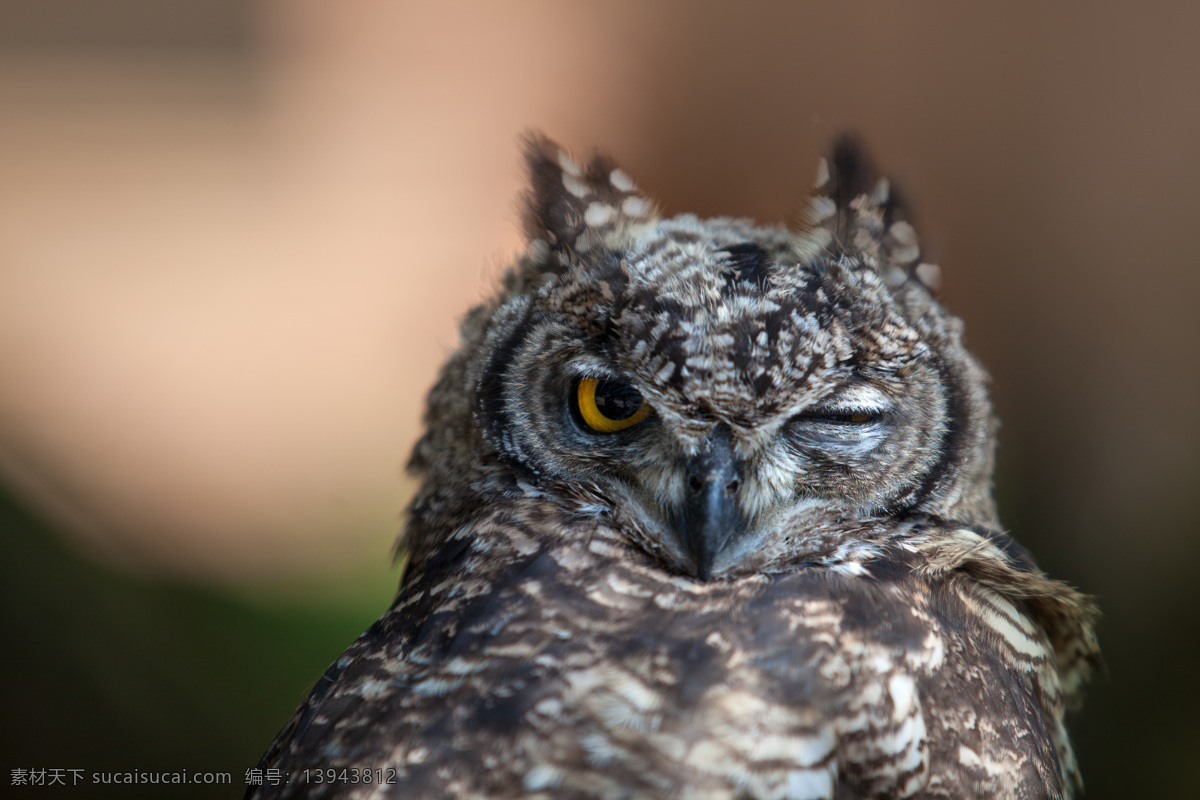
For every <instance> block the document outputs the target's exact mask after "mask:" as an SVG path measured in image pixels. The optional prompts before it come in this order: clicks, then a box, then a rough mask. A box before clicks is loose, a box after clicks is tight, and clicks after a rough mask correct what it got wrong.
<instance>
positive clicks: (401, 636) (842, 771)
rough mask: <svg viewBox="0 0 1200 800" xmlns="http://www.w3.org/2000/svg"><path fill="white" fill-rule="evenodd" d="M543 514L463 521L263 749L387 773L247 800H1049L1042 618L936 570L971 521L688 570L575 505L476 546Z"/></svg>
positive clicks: (997, 561)
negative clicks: (652, 559)
mask: <svg viewBox="0 0 1200 800" xmlns="http://www.w3.org/2000/svg"><path fill="white" fill-rule="evenodd" d="M518 519H522V520H523V521H521V522H518V521H517V520H518ZM565 522H566V520H564V519H562V518H561V515H559V514H556V513H554V512H548V513H547V515H546V517H545V518H544V519H542V520H538V519H532V520H531V519H529V518H528V517H527V516H522V515H515V516H514V515H513V514H499V515H493V516H491V517H490V518H489V519H487V520H485V521H484V522H483V523H481V527H482V528H485V529H486V530H477V531H472V532H466V531H464V532H463V533H462V534H461V536H462V538H465V539H468V540H469V541H473V542H476V543H479V542H482V541H485V540H486V541H490V542H493V544H492V545H490V546H489V547H488V548H487V551H486V552H480V551H477V550H475V549H474V548H472V547H468V548H463V549H459V550H458V553H459V560H458V562H457V563H456V564H453V565H447V566H448V567H450V571H453V572H455V573H457V574H463V573H467V574H471V575H472V576H473V578H472V582H471V583H470V585H469V586H464V585H462V584H460V583H458V582H455V581H450V580H445V579H443V580H440V581H439V580H437V578H438V577H440V576H435V575H431V574H430V573H425V574H423V575H418V576H417V580H415V581H414V582H412V583H410V586H409V588H408V589H406V591H405V592H403V593H402V594H401V596H400V598H399V599H398V602H397V603H396V604H395V605H394V607H393V608H392V609H391V610H390V611H389V613H388V614H387V615H386V616H385V617H384V618H383V619H382V620H380V622H379V623H377V624H376V625H375V626H373V627H372V628H371V630H369V631H368V632H367V633H366V634H364V636H363V637H362V638H361V639H360V640H359V641H358V642H357V643H356V644H355V645H354V646H353V647H352V648H351V649H350V650H348V651H347V653H346V654H345V655H344V656H343V657H342V658H341V659H339V662H338V664H337V665H335V666H334V668H333V669H332V670H331V671H330V673H329V674H327V675H326V677H325V678H324V679H323V680H322V684H321V686H319V687H318V690H317V692H315V693H314V695H313V697H312V698H311V699H310V701H309V703H308V704H306V706H305V707H304V708H302V709H301V710H300V711H299V712H298V713H297V716H296V720H295V722H294V724H293V725H292V726H289V729H286V730H285V731H284V733H283V734H281V739H280V741H279V742H278V743H277V745H276V747H275V748H273V750H272V752H271V753H270V754H269V755H268V757H267V759H266V760H264V766H273V767H276V768H280V769H282V770H284V771H285V772H287V773H289V774H291V775H293V776H296V775H297V773H298V771H300V770H303V769H304V768H306V767H307V768H310V769H311V768H316V767H334V768H341V767H356V768H359V769H364V768H391V769H394V770H395V771H396V775H397V778H398V780H399V781H400V782H399V783H397V784H396V785H394V786H391V787H390V788H389V787H388V786H357V787H355V786H344V785H334V784H323V785H320V786H313V785H307V786H305V785H303V784H299V783H293V784H291V785H289V786H286V787H283V788H282V790H281V791H279V792H278V793H274V794H273V793H271V792H269V791H266V790H264V791H263V793H262V794H261V795H258V796H262V797H268V796H279V797H291V796H309V797H321V796H334V795H338V796H341V795H343V794H344V795H345V796H349V797H376V796H395V797H401V796H404V797H411V796H421V797H447V798H468V797H472V798H474V797H524V796H545V797H574V796H578V797H585V796H587V797H631V796H644V797H658V796H672V795H677V794H679V793H681V792H682V796H688V797H714V798H716V797H734V796H740V795H741V794H744V795H745V796H747V797H781V798H783V797H790V798H833V797H842V796H846V797H859V796H880V797H884V796H895V797H909V796H912V797H947V798H949V797H963V796H1030V797H1061V796H1064V794H1065V786H1066V785H1067V784H1065V783H1064V777H1066V775H1065V774H1064V768H1063V766H1062V765H1061V764H1060V763H1059V758H1058V756H1057V755H1056V752H1055V747H1054V744H1056V743H1057V742H1056V737H1055V735H1054V734H1055V732H1054V731H1047V730H1046V729H1045V723H1044V721H1043V720H1044V718H1045V712H1046V711H1047V710H1049V709H1047V708H1045V707H1044V704H1045V703H1051V704H1055V703H1058V702H1059V699H1058V698H1059V692H1058V687H1057V684H1056V679H1055V676H1056V672H1055V669H1054V653H1053V650H1052V648H1051V646H1050V644H1049V643H1048V641H1047V638H1046V636H1045V634H1044V633H1043V632H1042V631H1041V629H1040V628H1039V627H1037V625H1036V624H1035V623H1034V621H1033V620H1032V618H1031V617H1030V616H1029V614H1028V612H1027V611H1026V610H1025V609H1024V608H1023V606H1022V603H1023V601H1022V600H1020V599H1019V598H1018V599H1015V600H1014V599H1009V598H1006V597H1005V596H1003V595H1001V594H1000V593H999V592H997V591H996V590H995V589H994V588H993V587H990V586H985V585H983V584H981V583H979V582H977V581H975V580H973V579H972V578H971V577H970V574H969V571H967V570H964V569H960V568H946V563H949V562H948V559H949V558H950V556H948V555H946V551H947V550H954V549H955V548H956V547H959V545H960V544H961V542H960V539H965V540H969V543H970V544H971V545H972V546H974V547H975V548H976V549H978V546H979V543H980V542H983V543H984V544H985V545H986V544H987V542H986V540H984V539H982V538H981V537H979V536H978V535H975V534H971V533H970V532H964V533H953V534H951V533H946V532H944V531H937V530H934V531H932V533H931V530H930V529H926V528H920V527H914V528H912V529H911V531H910V533H909V535H908V536H906V537H904V538H898V537H896V536H895V535H894V534H888V533H887V532H886V531H884V530H880V531H875V532H872V531H861V532H860V535H861V536H863V537H864V540H867V541H870V540H872V539H875V540H877V541H878V542H879V544H880V549H876V550H874V551H871V552H870V553H867V552H866V551H864V552H863V553H861V554H859V555H857V556H854V557H852V558H850V559H849V560H841V561H836V562H829V563H812V564H810V565H808V566H806V567H803V568H798V569H795V570H793V571H789V572H784V573H780V574H774V575H769V576H768V575H762V576H754V577H749V578H744V579H740V580H737V581H731V582H719V583H710V584H700V583H696V582H694V581H691V580H690V579H686V578H681V577H676V576H672V575H670V574H669V573H665V572H663V571H662V570H661V569H658V568H657V567H655V566H654V565H653V564H650V563H648V562H645V561H640V560H639V559H637V558H636V557H634V558H626V559H621V560H619V561H615V560H612V559H610V558H607V557H606V556H607V555H611V553H610V550H611V549H614V548H615V549H618V550H624V549H625V547H626V546H625V545H624V544H623V542H622V539H621V537H620V536H619V534H618V533H617V532H615V531H612V530H611V529H606V528H605V527H604V526H602V525H598V524H595V523H592V524H581V523H579V522H578V521H576V523H575V524H574V526H573V527H572V528H571V531H572V533H570V534H569V535H566V536H561V537H560V538H562V539H564V540H565V541H562V542H561V544H559V545H558V546H556V547H553V548H550V549H542V548H533V549H529V548H524V550H523V551H522V549H521V548H519V547H512V546H507V547H498V546H496V545H495V544H494V542H495V541H497V534H500V533H505V532H506V538H507V541H508V542H509V543H510V545H511V543H513V542H518V543H519V542H522V541H527V540H528V538H529V536H530V535H531V534H536V533H538V531H537V530H536V528H537V527H538V526H539V525H543V524H544V525H547V526H554V529H555V530H557V531H565V530H568V528H567V527H564V523H565ZM585 530H586V531H587V532H586V533H584V531H585ZM543 533H544V532H543ZM484 534H486V535H484ZM972 536H973V537H974V539H971V537H972ZM959 549H961V548H959ZM956 552H957V551H956ZM931 556H932V557H931ZM938 559H941V561H938ZM988 559H991V560H992V562H991V563H990V568H991V569H993V570H994V571H995V572H996V573H997V574H1014V575H1016V574H1021V573H1019V572H1018V570H1017V569H1015V568H1014V565H1013V563H1012V562H1010V561H1009V559H1008V558H1007V556H1004V555H1003V554H1002V553H1001V552H1000V551H999V550H998V549H997V548H995V547H992V548H991V550H990V551H989V552H987V553H985V554H983V556H977V560H988ZM943 562H945V563H943ZM931 565H932V566H931ZM960 566H961V565H960ZM444 576H445V577H448V576H449V571H447V572H446V573H444ZM418 587H420V588H418ZM1067 752H1069V747H1068V750H1067ZM293 779H294V780H295V777H294V778H293Z"/></svg>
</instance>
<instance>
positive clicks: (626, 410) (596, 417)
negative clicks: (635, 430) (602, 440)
mask: <svg viewBox="0 0 1200 800" xmlns="http://www.w3.org/2000/svg"><path fill="white" fill-rule="evenodd" d="M575 398H576V400H577V402H578V404H579V416H581V417H583V421H584V423H585V424H586V425H587V426H588V427H589V428H591V429H592V430H594V431H597V432H599V433H616V432H617V431H623V430H625V429H626V428H632V427H633V426H634V425H637V424H638V423H639V422H641V421H642V420H644V419H645V418H646V417H648V416H650V410H651V409H650V404H649V403H647V402H646V401H645V400H644V399H642V395H641V394H640V393H639V392H638V390H637V389H635V388H633V387H632V386H630V385H629V384H627V383H620V382H618V381H609V380H603V381H602V380H597V379H596V378H583V379H581V380H580V381H579V388H578V389H576V390H575Z"/></svg>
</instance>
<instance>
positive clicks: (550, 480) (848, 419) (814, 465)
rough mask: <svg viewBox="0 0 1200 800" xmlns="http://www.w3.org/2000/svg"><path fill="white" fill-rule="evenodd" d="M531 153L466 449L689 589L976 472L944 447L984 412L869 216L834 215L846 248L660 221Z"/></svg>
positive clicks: (541, 147)
mask: <svg viewBox="0 0 1200 800" xmlns="http://www.w3.org/2000/svg"><path fill="white" fill-rule="evenodd" d="M531 150H532V152H531V169H532V172H533V175H534V187H535V191H536V190H537V188H538V186H539V181H540V182H541V184H548V185H549V187H550V189H551V191H549V195H550V196H549V197H548V198H547V197H542V196H541V195H534V196H533V197H531V200H530V205H531V215H532V217H533V220H534V221H533V222H532V223H531V225H530V226H531V227H532V228H533V232H534V233H535V234H536V235H534V236H531V244H530V247H529V252H528V254H527V256H526V258H525V260H524V262H523V263H522V265H521V269H520V271H519V272H517V273H515V274H514V275H512V276H510V278H509V286H510V293H509V295H508V296H507V297H502V298H501V300H502V301H501V302H500V303H499V304H498V305H497V306H496V308H495V310H494V311H493V312H492V315H491V319H490V325H489V326H488V329H487V337H488V339H489V340H490V341H489V342H488V344H489V345H490V346H485V347H484V348H482V351H483V352H485V353H487V358H486V359H484V360H482V361H481V362H480V363H479V364H477V365H476V366H475V369H474V376H475V380H474V384H475V395H476V399H475V408H476V413H475V422H476V424H478V426H479V428H480V430H481V432H482V439H483V441H484V442H485V443H487V444H489V445H490V446H491V447H492V448H494V450H495V453H496V454H497V455H498V456H499V458H500V461H501V462H502V463H503V464H504V465H505V467H507V468H508V469H510V470H511V471H512V472H513V474H514V475H515V476H517V477H518V481H519V485H521V486H523V487H524V490H525V491H529V492H534V493H537V494H540V495H542V496H550V497H557V498H560V499H561V500H563V501H564V502H567V503H571V504H574V507H576V508H578V509H584V510H586V511H587V512H588V513H595V514H600V515H603V516H608V517H610V518H613V519H614V521H616V522H617V523H618V524H619V526H620V527H621V528H622V529H624V530H627V531H629V534H630V538H631V540H632V541H633V543H634V544H635V545H637V546H638V547H640V548H641V549H643V550H644V551H646V553H647V554H649V555H650V556H652V557H654V558H656V559H659V560H661V561H663V562H664V563H665V564H667V565H669V566H670V567H671V568H672V569H677V570H680V571H683V572H685V573H687V574H690V575H693V576H695V577H698V578H701V579H707V578H710V577H719V576H728V575H736V574H740V573H742V572H744V571H747V570H752V569H753V570H761V569H763V568H764V561H769V560H770V558H775V557H779V556H780V555H781V554H787V555H788V556H790V557H795V556H796V555H797V554H798V553H800V552H802V551H803V541H802V540H803V538H804V532H805V531H812V530H817V529H820V528H822V527H828V526H829V525H831V524H836V523H838V522H839V521H840V522H846V521H862V520H865V519H869V518H872V517H878V516H881V515H895V514H898V513H903V512H906V511H909V510H914V509H916V510H922V511H929V510H937V509H940V508H943V507H946V506H948V505H953V503H954V502H955V501H956V500H960V499H961V498H962V496H963V494H964V493H963V489H962V485H963V484H964V483H969V481H964V480H963V478H964V475H965V474H966V472H967V471H968V470H967V469H964V465H966V464H967V463H968V462H970V461H971V460H972V459H973V458H974V459H978V458H979V457H980V454H979V453H978V452H974V451H978V450H979V444H978V443H977V442H972V441H969V440H965V439H963V437H962V436H961V435H959V433H960V432H961V431H963V430H965V429H966V427H967V423H969V422H971V420H970V419H968V418H969V417H971V416H972V415H974V416H975V417H983V418H987V417H988V415H989V411H988V410H987V409H986V407H982V408H981V407H979V406H980V403H979V402H978V399H977V398H976V402H975V403H971V402H964V396H963V395H962V393H961V392H957V391H956V386H957V380H956V375H955V370H956V369H958V371H959V372H962V370H963V369H964V366H963V365H964V362H963V359H964V358H966V359H967V361H966V362H965V363H966V367H965V368H968V369H977V368H976V367H974V364H973V362H971V361H970V360H969V357H965V353H964V354H962V355H959V354H957V353H952V354H951V355H953V356H954V359H950V358H948V357H947V352H946V351H947V346H946V345H947V341H948V340H950V339H954V338H955V336H956V335H957V328H956V327H955V326H953V325H951V326H950V328H952V329H953V330H947V326H946V325H945V324H944V320H945V319H946V315H945V314H944V312H942V311H941V310H940V307H938V306H937V305H936V302H935V301H934V300H933V299H932V296H931V294H930V292H929V290H928V289H927V287H925V286H924V285H923V284H922V283H920V282H919V281H917V280H915V279H909V277H908V275H909V273H904V274H903V275H902V276H901V279H900V281H899V282H897V281H895V277H896V274H895V265H894V264H888V263H886V253H885V252H883V251H884V248H882V247H880V246H878V245H879V243H880V242H882V241H883V239H882V237H881V236H879V235H878V234H876V235H874V238H871V237H870V236H868V237H866V238H865V239H864V237H863V235H862V229H863V227H864V225H866V226H867V227H870V226H871V225H873V226H874V228H876V229H883V224H882V223H883V222H884V221H885V220H884V212H882V211H880V206H879V202H878V198H874V199H873V198H872V196H871V194H870V193H865V192H864V193H857V194H855V195H854V197H855V198H856V199H857V200H858V201H859V208H858V209H857V217H855V216H853V215H852V213H851V212H854V211H855V209H853V208H851V207H850V206H849V205H848V204H846V203H843V206H844V207H843V208H842V209H838V207H837V206H836V205H835V211H834V216H833V220H834V221H835V222H834V227H835V229H836V226H837V225H842V226H848V227H846V228H845V230H847V231H850V232H851V233H853V235H854V236H856V237H857V238H858V239H859V240H860V241H859V243H858V244H856V245H854V246H850V247H848V246H846V245H844V244H839V243H838V242H837V241H836V240H835V239H834V237H833V236H827V237H825V239H822V231H823V230H826V229H823V228H821V227H820V226H812V225H810V226H809V228H808V229H806V230H804V231H801V232H799V233H797V232H792V231H789V230H787V229H785V228H783V227H760V226H755V225H753V224H752V223H749V222H747V221H741V220H728V219H716V220H699V219H697V218H695V217H691V216H680V217H675V218H672V219H658V218H657V217H655V216H654V215H653V213H652V212H651V211H650V208H651V207H650V205H649V203H648V202H646V201H645V200H644V199H642V198H641V197H640V195H637V194H636V193H635V192H634V190H633V186H632V182H631V181H629V179H628V178H626V177H625V176H624V174H623V173H620V171H619V170H617V169H616V168H615V167H613V166H611V165H608V164H606V163H604V162H602V161H600V160H598V161H596V162H593V164H592V166H591V167H590V168H589V170H587V171H585V170H583V169H582V168H580V167H578V166H576V165H575V164H574V162H571V161H570V160H569V159H567V157H566V156H565V155H563V154H562V153H561V151H560V150H558V148H556V147H555V146H553V145H552V144H550V143H548V142H545V141H544V140H535V142H534V143H532V144H531ZM835 165H836V166H837V167H839V168H840V170H841V171H842V172H843V173H850V174H852V173H853V171H854V170H855V169H859V167H858V166H857V165H850V164H838V162H837V161H836V159H835ZM543 188H545V186H543ZM864 198H865V199H864ZM818 200H828V198H824V197H821V198H818ZM850 202H851V203H853V202H855V201H854V200H851V201H850ZM813 206H814V207H817V208H819V207H821V204H820V203H819V202H814V204H813ZM630 212H636V213H630ZM860 217H861V219H860ZM864 220H865V221H864ZM905 224H906V223H905ZM863 242H865V244H866V246H865V247H864V246H863ZM872 244H874V245H875V246H874V247H872ZM889 276H890V277H891V278H892V279H893V280H892V281H891V282H889ZM955 341H956V340H955ZM961 377H962V376H961V375H960V376H958V378H959V379H961ZM970 377H972V378H975V377H977V376H975V375H972V376H970ZM976 383H978V381H976ZM966 399H967V400H969V399H970V398H966ZM983 404H984V406H986V400H984V401H983ZM984 427H986V425H984ZM956 436H957V439H956ZM989 455H990V454H989ZM988 463H989V464H990V461H989V462H988ZM967 477H970V476H967Z"/></svg>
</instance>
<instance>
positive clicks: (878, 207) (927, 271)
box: [801, 135, 941, 291]
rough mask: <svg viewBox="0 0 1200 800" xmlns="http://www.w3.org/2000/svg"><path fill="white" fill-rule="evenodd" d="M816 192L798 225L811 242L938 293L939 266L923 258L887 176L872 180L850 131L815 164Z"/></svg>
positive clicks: (889, 278)
mask: <svg viewBox="0 0 1200 800" xmlns="http://www.w3.org/2000/svg"><path fill="white" fill-rule="evenodd" d="M813 188H814V193H813V196H812V197H811V198H810V200H809V203H808V207H807V208H806V209H805V211H804V213H803V215H802V219H801V227H802V229H803V231H804V232H805V233H806V234H807V235H808V237H809V238H811V239H812V240H813V244H815V245H816V246H818V247H820V248H821V249H823V250H825V251H826V252H831V253H832V254H835V255H838V256H840V255H850V256H859V255H862V256H869V257H871V258H873V259H875V262H876V265H877V267H878V269H879V272H880V274H882V275H883V276H884V278H885V279H887V281H888V283H889V284H890V285H892V286H899V285H900V284H902V283H904V282H905V281H907V280H909V279H913V280H916V281H918V282H920V283H921V284H923V285H924V286H925V287H926V288H928V289H930V290H934V291H936V290H937V288H938V286H939V284H940V283H941V270H939V269H938V267H937V266H936V265H934V264H929V263H927V262H924V261H922V260H921V246H920V243H919V242H918V241H917V232H916V230H915V229H914V228H913V226H912V225H911V224H909V222H908V220H907V218H906V214H905V211H904V206H903V204H902V203H901V202H900V198H899V196H898V194H897V192H896V191H895V190H894V189H892V186H891V184H890V182H889V181H888V179H887V178H876V176H875V170H874V169H873V167H872V166H871V160H870V158H869V157H868V156H867V153H866V148H864V147H863V145H862V143H861V142H860V141H859V140H858V139H856V138H854V137H853V136H850V135H843V136H841V137H839V138H838V139H837V141H835V142H834V145H833V150H832V152H831V153H830V156H829V158H827V159H825V158H823V159H821V161H820V163H819V164H818V165H817V180H816V183H815V185H814V187H813Z"/></svg>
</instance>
